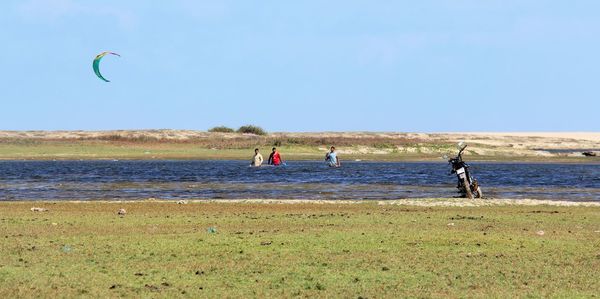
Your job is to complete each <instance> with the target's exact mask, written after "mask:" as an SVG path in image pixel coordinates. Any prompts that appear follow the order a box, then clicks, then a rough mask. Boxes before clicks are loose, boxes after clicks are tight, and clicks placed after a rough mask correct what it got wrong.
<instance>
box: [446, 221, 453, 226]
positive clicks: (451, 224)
mask: <svg viewBox="0 0 600 299" xmlns="http://www.w3.org/2000/svg"><path fill="white" fill-rule="evenodd" d="M446 225H448V226H454V222H450V223H448V224H446Z"/></svg>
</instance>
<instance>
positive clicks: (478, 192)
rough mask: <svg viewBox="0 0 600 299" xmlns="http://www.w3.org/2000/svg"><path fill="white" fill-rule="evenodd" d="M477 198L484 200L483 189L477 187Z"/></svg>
mask: <svg viewBox="0 0 600 299" xmlns="http://www.w3.org/2000/svg"><path fill="white" fill-rule="evenodd" d="M475 198H483V193H482V192H481V187H477V196H475Z"/></svg>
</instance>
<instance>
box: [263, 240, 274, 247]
mask: <svg viewBox="0 0 600 299" xmlns="http://www.w3.org/2000/svg"><path fill="white" fill-rule="evenodd" d="M271 244H273V242H271V241H262V242H260V245H262V246H267V245H271Z"/></svg>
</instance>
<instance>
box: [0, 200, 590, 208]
mask: <svg viewBox="0 0 600 299" xmlns="http://www.w3.org/2000/svg"><path fill="white" fill-rule="evenodd" d="M26 203H30V204H34V205H35V204H37V205H43V204H50V205H53V204H59V203H60V204H141V203H144V204H153V203H157V204H174V205H187V204H249V205H305V204H310V205H378V206H386V205H390V206H414V207H501V206H554V207H600V201H599V202H595V201H568V200H545V199H473V200H470V199H465V198H415V199H392V200H311V199H189V200H175V199H173V200H164V199H152V198H151V199H139V200H64V201H61V200H50V201H46V200H42V201H37V200H15V201H9V200H2V201H0V204H26Z"/></svg>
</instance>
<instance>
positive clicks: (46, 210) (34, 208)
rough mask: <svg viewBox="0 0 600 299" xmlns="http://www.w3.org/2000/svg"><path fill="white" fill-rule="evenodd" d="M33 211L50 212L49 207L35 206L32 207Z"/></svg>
mask: <svg viewBox="0 0 600 299" xmlns="http://www.w3.org/2000/svg"><path fill="white" fill-rule="evenodd" d="M31 211H32V212H48V209H46V208H36V207H33V208H31Z"/></svg>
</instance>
